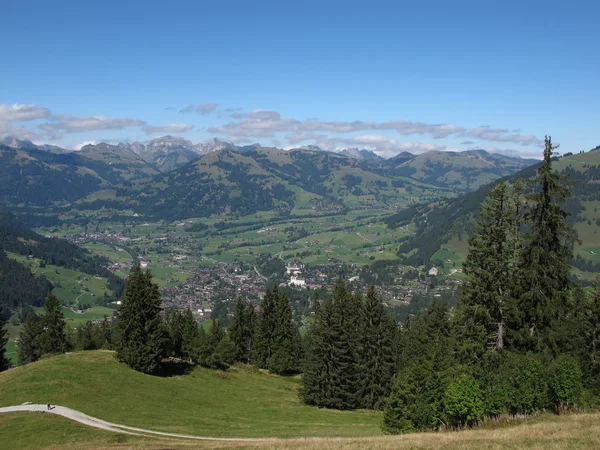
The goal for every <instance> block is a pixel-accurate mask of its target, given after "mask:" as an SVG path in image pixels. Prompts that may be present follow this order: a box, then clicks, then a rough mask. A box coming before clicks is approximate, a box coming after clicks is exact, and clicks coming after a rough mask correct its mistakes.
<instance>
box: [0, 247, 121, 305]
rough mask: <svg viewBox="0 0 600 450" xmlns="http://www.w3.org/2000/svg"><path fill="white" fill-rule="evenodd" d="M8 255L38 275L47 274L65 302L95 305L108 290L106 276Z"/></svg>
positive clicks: (61, 299) (55, 291)
mask: <svg viewBox="0 0 600 450" xmlns="http://www.w3.org/2000/svg"><path fill="white" fill-rule="evenodd" d="M7 256H8V257H9V258H12V259H14V260H16V261H19V262H20V263H22V264H24V265H25V266H27V267H29V269H30V270H31V271H32V272H33V273H35V274H36V275H45V276H46V278H47V279H48V280H49V281H50V282H51V283H52V284H53V285H54V289H53V290H52V293H53V294H54V295H56V297H57V298H58V299H59V300H60V301H61V302H63V303H68V304H89V305H94V304H96V298H97V297H102V296H103V295H104V292H105V291H106V281H107V280H106V278H101V277H98V278H96V277H94V276H92V275H88V274H85V273H83V272H79V271H77V270H71V269H65V268H64V267H58V266H54V265H52V264H47V265H46V266H45V267H40V260H39V259H36V258H26V257H24V256H21V255H17V254H15V253H7ZM108 293H110V290H109V291H108Z"/></svg>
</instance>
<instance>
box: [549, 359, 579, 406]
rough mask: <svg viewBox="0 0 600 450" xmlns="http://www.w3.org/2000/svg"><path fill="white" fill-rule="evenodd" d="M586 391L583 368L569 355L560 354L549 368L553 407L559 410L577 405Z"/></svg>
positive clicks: (550, 394) (550, 393) (550, 395)
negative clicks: (582, 374) (583, 381)
mask: <svg viewBox="0 0 600 450" xmlns="http://www.w3.org/2000/svg"><path fill="white" fill-rule="evenodd" d="M583 392H584V389H583V383H582V380H581V368H580V367H579V364H578V363H577V361H576V360H575V359H574V358H572V357H569V356H559V357H558V358H557V359H555V360H554V361H553V362H552V364H551V365H550V368H549V376H548V395H549V397H550V403H551V405H552V407H553V408H554V409H555V410H556V411H557V412H560V411H564V410H566V409H569V408H572V407H575V406H577V404H578V403H579V402H580V400H581V398H582V394H583Z"/></svg>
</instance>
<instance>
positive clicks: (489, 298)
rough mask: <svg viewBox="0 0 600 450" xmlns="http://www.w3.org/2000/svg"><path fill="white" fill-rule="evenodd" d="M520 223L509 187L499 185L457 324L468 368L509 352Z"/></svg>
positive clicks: (473, 250)
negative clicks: (489, 354) (493, 351)
mask: <svg viewBox="0 0 600 450" xmlns="http://www.w3.org/2000/svg"><path fill="white" fill-rule="evenodd" d="M519 194H520V193H519V192H517V193H516V195H519ZM517 220H518V219H517V206H516V202H515V197H514V196H512V195H511V194H510V192H509V187H508V186H507V184H506V183H505V182H502V183H499V184H498V185H496V186H495V187H493V188H492V189H491V190H490V192H489V194H488V196H487V199H486V201H485V202H484V203H483V204H482V205H481V208H480V213H479V218H478V220H476V221H475V227H474V232H473V233H472V234H471V237H470V239H469V254H468V256H467V259H466V261H465V263H464V265H463V268H464V272H465V274H466V276H467V279H466V282H465V284H464V285H463V289H462V295H461V297H460V300H459V303H458V306H457V308H456V313H455V315H454V320H453V322H454V329H455V332H456V335H457V336H456V337H457V339H456V340H457V342H458V343H460V345H459V346H458V348H457V351H458V357H459V359H460V360H461V361H462V362H465V363H479V362H481V361H482V359H483V355H484V353H485V352H486V351H488V350H489V349H496V350H499V349H502V348H504V346H505V334H506V322H507V315H508V309H509V308H510V305H511V304H512V303H513V302H512V300H513V299H514V295H515V290H516V280H515V272H516V267H515V260H516V254H517V255H518V253H519V252H520V244H519V242H520V239H519V233H518V230H515V223H516V222H517ZM515 231H517V234H515Z"/></svg>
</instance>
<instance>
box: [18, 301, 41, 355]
mask: <svg viewBox="0 0 600 450" xmlns="http://www.w3.org/2000/svg"><path fill="white" fill-rule="evenodd" d="M43 331H44V328H43V325H42V321H41V320H40V318H39V316H38V315H37V314H36V313H35V312H34V311H33V310H31V311H29V313H28V314H27V318H26V319H25V323H24V324H23V328H22V329H21V332H20V333H19V361H20V362H21V364H28V363H30V362H34V361H37V360H38V359H40V358H41V357H42V346H41V339H42V333H43Z"/></svg>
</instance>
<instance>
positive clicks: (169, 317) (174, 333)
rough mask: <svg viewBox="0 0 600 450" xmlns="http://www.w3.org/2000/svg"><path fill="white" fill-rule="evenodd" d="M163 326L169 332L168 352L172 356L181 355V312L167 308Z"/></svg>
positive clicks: (182, 322)
mask: <svg viewBox="0 0 600 450" xmlns="http://www.w3.org/2000/svg"><path fill="white" fill-rule="evenodd" d="M163 326H164V328H165V329H166V331H167V333H168V334H169V352H170V354H171V355H172V356H176V357H180V356H182V350H181V347H182V342H183V326H184V319H183V313H182V312H181V311H179V310H176V309H169V310H168V311H167V312H166V313H165V315H164V317H163Z"/></svg>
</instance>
